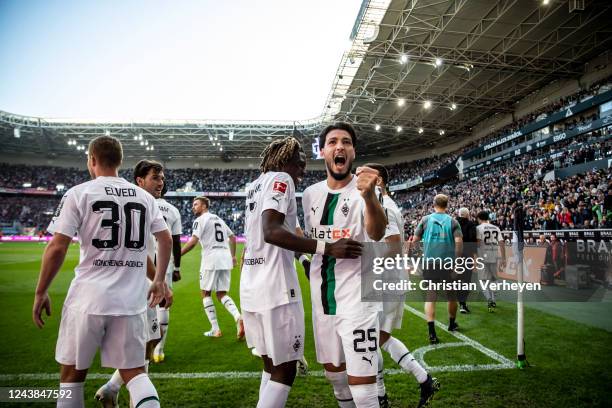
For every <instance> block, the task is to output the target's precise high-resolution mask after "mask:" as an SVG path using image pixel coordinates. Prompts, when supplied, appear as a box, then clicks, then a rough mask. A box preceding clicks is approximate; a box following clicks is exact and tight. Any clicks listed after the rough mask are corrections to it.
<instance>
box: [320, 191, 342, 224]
mask: <svg viewBox="0 0 612 408" xmlns="http://www.w3.org/2000/svg"><path fill="white" fill-rule="evenodd" d="M338 197H340V193H337V194H332V193H327V198H326V199H325V205H324V206H323V212H322V214H321V222H320V224H321V225H334V212H336V204H338Z"/></svg>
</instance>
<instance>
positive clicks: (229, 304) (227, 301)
mask: <svg viewBox="0 0 612 408" xmlns="http://www.w3.org/2000/svg"><path fill="white" fill-rule="evenodd" d="M220 302H221V304H222V305H223V306H225V309H227V311H228V312H230V314H231V315H232V316H233V317H234V321H238V319H239V318H240V310H238V307H237V306H236V304H235V303H234V301H233V300H232V298H231V297H229V296H227V295H225V296H223V297H222V298H221V301H220Z"/></svg>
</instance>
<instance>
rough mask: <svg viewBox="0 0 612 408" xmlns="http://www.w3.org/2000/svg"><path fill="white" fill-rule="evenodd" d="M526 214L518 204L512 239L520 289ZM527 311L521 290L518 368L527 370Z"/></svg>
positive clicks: (519, 298)
mask: <svg viewBox="0 0 612 408" xmlns="http://www.w3.org/2000/svg"><path fill="white" fill-rule="evenodd" d="M524 218H525V217H524V212H523V207H522V205H520V204H518V205H517V206H516V207H515V209H514V234H513V235H514V236H513V237H512V246H513V248H512V250H513V252H514V253H515V254H516V257H517V268H516V269H517V271H516V274H517V281H518V284H519V288H520V287H522V283H523V273H524V268H523V249H524V247H525V238H524V236H523V229H524V225H525V222H524ZM524 313H525V311H524V306H523V292H522V291H521V290H520V289H519V290H518V292H517V296H516V314H517V322H516V323H517V325H516V326H517V327H516V366H517V367H518V368H525V367H527V366H528V365H529V363H528V362H527V356H526V355H525V314H524Z"/></svg>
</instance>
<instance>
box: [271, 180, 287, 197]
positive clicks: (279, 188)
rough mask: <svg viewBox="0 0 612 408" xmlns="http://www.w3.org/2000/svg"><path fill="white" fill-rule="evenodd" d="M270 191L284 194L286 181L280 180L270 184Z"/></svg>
mask: <svg viewBox="0 0 612 408" xmlns="http://www.w3.org/2000/svg"><path fill="white" fill-rule="evenodd" d="M272 191H274V192H276V193H281V194H285V193H286V192H287V183H283V182H282V181H275V182H274V185H273V186H272Z"/></svg>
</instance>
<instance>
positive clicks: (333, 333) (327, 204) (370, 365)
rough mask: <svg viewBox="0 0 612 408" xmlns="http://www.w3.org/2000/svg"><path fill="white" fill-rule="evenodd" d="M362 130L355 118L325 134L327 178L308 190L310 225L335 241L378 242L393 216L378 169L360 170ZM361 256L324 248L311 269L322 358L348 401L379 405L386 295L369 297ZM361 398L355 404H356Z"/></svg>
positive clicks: (343, 402) (342, 400)
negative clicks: (365, 297)
mask: <svg viewBox="0 0 612 408" xmlns="http://www.w3.org/2000/svg"><path fill="white" fill-rule="evenodd" d="M356 141H357V135H356V134H355V130H354V129H353V127H352V126H351V125H349V124H347V123H336V124H333V125H330V126H327V127H326V128H325V129H323V131H322V132H321V134H320V135H319V146H320V149H321V151H322V154H323V157H324V159H325V166H326V169H327V179H326V180H324V181H321V182H320V183H317V184H314V185H312V186H310V187H308V188H307V189H306V190H305V191H304V195H303V198H302V205H303V207H304V211H305V217H304V219H305V232H306V234H307V235H308V236H309V237H311V238H315V239H317V240H319V243H329V242H334V241H337V240H338V239H340V238H346V237H350V238H351V239H355V240H357V241H360V242H374V241H379V240H381V239H382V238H383V237H384V235H385V227H386V225H387V219H386V216H385V212H384V209H383V207H382V205H381V203H380V201H379V198H378V197H377V194H376V181H377V178H378V173H377V171H376V170H374V169H371V168H368V167H359V168H357V170H356V174H352V173H351V170H352V165H353V161H354V160H355V144H356ZM361 262H362V260H361V258H355V259H338V258H337V257H334V256H333V255H332V254H327V253H323V252H322V251H317V252H316V255H314V256H313V259H312V262H311V268H310V290H311V301H312V320H313V328H314V337H315V346H316V352H317V361H319V363H321V364H323V366H324V368H325V376H326V377H327V379H328V380H329V381H330V382H331V384H332V386H333V388H334V394H335V395H336V399H337V400H338V404H339V405H340V406H341V407H349V406H354V405H356V406H357V407H378V404H379V402H378V392H377V387H376V374H377V371H378V340H379V324H378V314H379V312H380V310H381V309H382V307H381V306H382V305H381V303H380V302H362V301H361ZM353 404H354V405H353Z"/></svg>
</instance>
